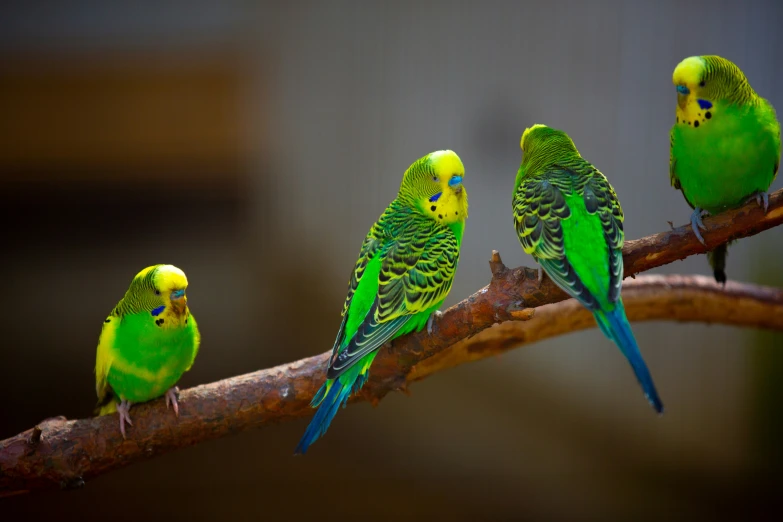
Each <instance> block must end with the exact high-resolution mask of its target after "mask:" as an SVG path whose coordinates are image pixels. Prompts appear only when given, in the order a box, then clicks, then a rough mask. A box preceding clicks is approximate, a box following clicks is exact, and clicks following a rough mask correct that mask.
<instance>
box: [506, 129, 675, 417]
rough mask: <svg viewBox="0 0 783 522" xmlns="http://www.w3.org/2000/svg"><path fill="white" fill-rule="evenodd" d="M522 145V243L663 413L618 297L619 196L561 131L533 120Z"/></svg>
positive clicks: (517, 220)
mask: <svg viewBox="0 0 783 522" xmlns="http://www.w3.org/2000/svg"><path fill="white" fill-rule="evenodd" d="M522 150H523V154H524V157H523V160H522V164H521V165H520V168H519V171H518V173H517V177H516V182H515V185H514V197H513V210H514V226H515V228H516V231H517V235H518V237H519V241H520V243H521V244H522V247H523V249H524V250H525V252H527V253H528V254H531V255H532V256H533V257H534V258H535V259H536V260H537V261H538V262H539V263H540V264H541V267H542V268H543V269H544V270H545V271H546V273H547V274H548V275H549V277H550V278H551V279H552V280H553V281H554V282H555V284H557V285H558V286H559V287H560V288H562V289H563V290H564V291H565V292H566V293H568V295H570V296H572V297H574V298H575V299H577V300H578V301H579V302H580V303H582V305H584V306H585V307H586V308H588V309H589V310H590V311H592V312H593V314H594V316H595V318H596V321H597V323H598V325H599V327H600V328H601V330H602V331H603V332H604V334H606V335H607V336H608V337H609V338H610V339H612V340H613V341H615V343H617V345H618V346H619V347H620V349H621V350H622V352H623V353H624V354H625V355H626V357H627V358H628V360H629V362H630V363H631V366H632V367H633V369H634V371H635V372H636V376H637V378H638V379H639V382H640V383H641V385H642V388H643V389H644V392H645V394H646V395H647V398H648V399H649V401H650V402H651V404H652V405H653V406H654V407H655V409H656V410H657V411H659V412H660V411H662V408H663V405H662V404H661V401H660V399H659V398H658V394H657V392H656V390H655V386H654V384H653V382H652V378H651V377H650V374H649V371H648V370H647V367H646V365H645V363H644V360H643V359H642V357H641V353H640V352H639V349H638V346H637V345H636V341H635V339H634V338H633V334H632V333H631V330H630V325H629V324H628V320H627V318H626V317H625V311H624V308H623V304H622V299H621V297H620V290H621V286H622V280H623V258H622V247H623V240H624V234H623V211H622V209H621V207H620V202H619V201H618V199H617V195H616V194H615V192H614V190H613V189H612V187H611V185H609V182H608V181H607V179H606V178H605V177H604V175H603V174H601V172H599V171H598V170H597V169H596V168H595V167H593V166H592V165H591V164H590V163H588V162H587V161H585V160H584V159H582V157H581V156H580V155H579V152H578V151H577V149H576V147H575V146H574V144H573V142H572V141H571V139H570V138H569V137H568V136H567V135H566V134H565V133H564V132H562V131H558V130H555V129H551V128H549V127H546V126H544V125H535V126H533V127H532V128H530V129H527V130H526V131H525V133H524V134H523V136H522Z"/></svg>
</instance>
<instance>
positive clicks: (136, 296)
mask: <svg viewBox="0 0 783 522" xmlns="http://www.w3.org/2000/svg"><path fill="white" fill-rule="evenodd" d="M187 287H188V280H187V278H186V277H185V274H184V272H182V270H180V269H179V268H177V267H175V266H172V265H154V266H150V267H147V268H145V269H144V270H142V271H141V272H139V273H138V274H137V275H136V277H134V278H133V281H131V284H130V287H129V288H128V291H127V292H126V293H125V297H123V298H122V299H121V300H120V302H119V303H117V306H115V307H114V310H112V312H111V314H110V315H109V317H107V318H106V320H105V321H104V322H103V329H102V330H101V335H100V339H99V342H98V353H97V357H96V361H95V390H96V392H97V393H98V409H97V412H98V413H99V414H100V415H106V414H109V413H113V412H115V411H118V412H119V414H120V431H121V432H122V436H123V437H124V436H125V423H126V422H127V423H128V424H131V425H132V424H133V423H132V422H131V419H130V416H129V415H128V411H129V410H130V407H131V405H132V404H133V403H137V402H145V401H149V400H151V399H155V398H157V397H160V396H162V395H165V396H166V405H167V406H168V405H169V404H171V405H172V406H173V409H174V413H175V414H176V415H179V406H178V404H177V393H178V390H177V388H176V387H175V385H176V384H177V381H179V379H180V377H181V376H182V374H183V373H185V372H186V371H188V370H189V369H190V367H191V365H192V364H193V360H194V359H195V358H196V354H197V353H198V347H199V342H200V340H201V337H200V335H199V332H198V327H197V326H196V320H195V319H194V318H193V316H192V315H191V313H190V310H189V309H188V299H187V297H186V295H185V291H186V290H187Z"/></svg>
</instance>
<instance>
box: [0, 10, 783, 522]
mask: <svg viewBox="0 0 783 522" xmlns="http://www.w3.org/2000/svg"><path fill="white" fill-rule="evenodd" d="M44 5H47V7H45V8H44V7H42V5H41V4H32V3H21V2H15V3H5V4H4V5H3V7H0V115H1V116H0V211H2V214H3V219H2V223H3V225H2V227H3V230H4V231H3V235H2V237H3V249H2V250H3V252H4V255H3V256H2V257H0V267H2V269H3V273H4V274H5V277H4V278H3V287H4V289H3V292H2V293H0V311H2V314H0V330H2V332H3V338H4V342H3V343H2V346H3V347H2V350H0V395H2V396H3V397H4V399H3V401H2V403H1V404H2V405H1V406H0V438H4V437H7V436H11V435H13V434H15V433H17V432H19V431H21V430H24V429H27V428H29V427H31V426H32V425H33V424H34V423H35V422H37V421H40V420H41V419H43V418H46V417H50V416H54V415H65V416H67V417H69V418H77V417H82V416H86V415H89V414H90V412H91V408H92V407H93V405H94V402H95V396H94V389H93V386H94V376H93V365H94V357H95V346H96V343H97V338H98V333H99V332H100V325H101V321H102V320H103V318H104V316H105V314H106V313H108V311H109V310H110V309H111V307H112V306H113V305H114V304H115V303H116V301H117V300H119V298H120V297H121V296H122V295H123V293H124V291H125V289H126V288H127V285H128V283H129V282H130V280H131V278H132V277H133V275H134V274H135V273H136V272H137V271H139V270H140V269H141V268H143V267H145V266H148V265H150V264H154V263H172V264H175V265H177V266H179V267H181V268H182V269H184V270H185V272H186V273H187V274H188V277H189V279H190V288H189V289H188V293H189V296H190V301H189V303H190V305H191V308H192V311H193V313H194V314H195V315H196V316H197V317H198V320H199V324H200V326H201V329H202V333H203V344H202V349H201V352H200V355H199V357H198V359H197V361H196V364H195V366H194V367H193V370H192V371H191V372H190V373H188V374H186V376H185V377H184V378H183V381H182V383H181V384H182V385H184V386H186V387H187V386H193V385H197V384H200V383H206V382H210V381H214V380H218V379H222V378H226V377H230V376H233V375H237V374H240V373H245V372H250V371H254V370H257V369H261V368H265V367H269V366H272V365H276V364H280V363H284V362H288V361H292V360H296V359H299V358H302V357H306V356H309V355H313V354H317V353H320V352H323V351H326V350H328V349H330V348H331V343H332V341H333V339H334V334H335V331H336V329H337V327H338V325H339V312H340V310H341V307H342V301H343V298H344V295H345V290H346V285H347V280H348V276H349V274H350V271H351V269H352V266H353V262H354V260H355V256H356V254H357V252H358V249H359V246H360V244H361V241H362V239H363V237H364V234H365V233H366V232H367V229H368V228H369V226H370V225H371V224H372V222H373V221H374V220H375V219H376V218H377V217H378V215H379V214H380V213H381V211H382V210H383V208H384V207H385V206H386V205H387V204H388V202H389V201H390V200H391V199H392V198H393V197H394V195H395V193H396V190H397V188H398V186H399V182H400V180H401V176H402V173H403V171H404V170H405V168H406V167H408V165H410V164H411V163H412V162H413V161H414V160H416V159H417V158H419V157H421V156H423V155H425V154H426V153H428V152H430V151H433V150H436V149H441V148H451V149H453V150H455V151H457V153H458V154H460V156H461V158H462V160H463V162H464V164H465V167H466V170H467V176H466V180H465V184H466V187H467V189H468V191H469V193H470V219H469V220H468V224H467V230H466V236H465V241H464V244H463V248H462V258H461V262H460V267H459V271H458V273H457V279H456V281H455V284H454V287H453V290H452V292H451V295H450V297H449V299H448V300H447V305H451V304H454V303H456V302H457V301H459V300H460V299H463V298H464V297H466V296H468V295H469V294H470V293H472V292H474V291H475V290H477V289H478V288H480V287H481V286H483V285H485V284H486V283H487V282H488V281H489V278H490V273H489V269H488V265H487V260H488V258H489V254H490V251H491V250H492V249H498V250H499V251H500V252H501V254H502V256H503V259H504V261H505V262H506V263H507V264H508V265H510V266H516V265H520V264H525V265H529V266H532V265H533V261H532V259H531V258H529V257H528V256H526V255H524V254H523V253H522V251H521V248H520V247H519V245H518V243H517V239H516V237H515V234H514V231H513V227H512V226H511V217H510V211H511V205H510V203H511V190H512V186H513V179H514V176H515V173H516V170H517V167H518V164H519V159H520V151H519V138H520V136H521V134H522V131H523V130H524V129H525V127H527V126H529V125H531V124H533V123H546V124H548V125H551V126H553V127H558V128H561V129H564V130H566V131H567V132H568V133H569V134H570V135H571V137H572V138H573V139H574V141H575V143H576V144H577V146H578V147H579V149H580V151H581V152H582V154H583V156H584V157H585V158H587V159H588V160H590V161H592V162H593V163H594V164H595V165H597V166H598V167H599V168H600V169H601V170H602V171H603V172H604V173H605V174H606V175H607V176H608V178H609V179H610V181H611V182H612V184H613V185H614V187H615V189H616V191H617V193H618V195H619V197H620V200H621V201H622V203H623V207H624V210H625V214H626V237H628V238H637V237H641V236H644V235H647V234H651V233H654V232H659V231H662V230H665V229H667V228H668V226H669V225H668V223H667V221H673V222H675V224H683V223H685V222H687V219H688V216H689V214H690V209H689V207H688V206H687V204H686V203H685V201H684V200H683V198H682V195H681V194H680V193H679V192H677V191H675V190H674V189H672V188H671V187H670V186H669V179H668V174H667V168H668V153H669V151H668V147H669V143H668V132H669V128H670V126H671V124H672V122H673V120H674V108H675V99H676V98H675V91H674V87H673V86H672V83H671V73H672V70H673V68H674V66H675V65H676V64H677V63H678V62H679V61H680V60H681V59H682V58H684V57H686V56H689V55H694V54H720V55H722V56H725V57H727V58H729V59H731V60H733V61H735V62H736V63H737V64H739V65H740V67H741V68H742V69H743V70H744V71H745V73H746V74H747V76H748V78H749V80H750V82H751V84H752V85H753V87H754V88H755V89H756V91H757V92H758V93H759V94H761V95H762V96H764V97H766V98H768V99H770V101H771V102H772V103H773V104H775V105H776V106H777V107H778V108H779V109H781V108H783V72H782V71H783V68H782V67H781V65H783V35H782V34H781V22H783V3H781V2H777V1H773V0H770V1H766V2H762V1H756V2H753V1H746V2H699V1H691V2H669V1H659V2H646V1H639V2H631V1H628V2H587V1H584V2H580V1H575V2H555V1H553V2H491V1H487V2H441V3H434V2H419V3H413V2H411V3H396V2H387V3H380V2H378V3H369V2H367V3H364V2H330V3H325V2H324V3H321V2H288V3H283V2H279V3H278V2H237V1H229V2H221V3H217V2H215V3H201V2H195V3H188V4H181V5H179V6H178V7H173V6H171V4H167V5H165V6H164V5H163V4H158V3H152V2H148V3H135V4H130V3H126V4H125V5H109V3H88V2H81V1H76V2H67V3H65V2H64V3H61V4H54V3H51V4H44ZM781 110H783V109H781ZM780 187H781V180H780V179H778V180H776V182H775V184H774V185H773V190H774V189H778V188H780ZM781 257H783V229H781V228H778V229H775V230H771V231H768V232H766V233H764V234H761V235H758V236H755V237H752V238H749V239H744V240H742V241H740V242H739V243H738V244H737V245H736V246H734V247H733V248H732V250H731V253H730V258H729V266H728V274H729V277H730V278H731V279H736V280H743V281H753V282H758V283H764V284H771V285H783V276H781V273H780V268H779V267H780V259H781ZM658 272H660V273H675V272H676V273H699V274H709V270H708V268H707V262H706V259H705V258H704V257H703V256H697V257H693V258H690V259H687V260H685V261H683V262H679V263H676V264H673V265H670V266H667V267H664V268H662V269H660V270H658ZM634 330H635V332H636V334H637V337H638V339H639V344H640V345H641V347H642V351H643V352H644V355H645V357H646V359H647V361H648V364H649V366H650V368H651V371H652V373H653V375H654V377H655V380H656V383H657V385H658V389H659V392H660V394H661V396H662V398H663V400H664V403H665V404H666V408H667V411H666V414H665V415H664V416H663V417H662V418H657V417H656V416H655V415H654V413H653V412H652V410H651V409H650V407H649V406H648V405H647V404H646V401H645V400H644V398H643V396H642V394H641V392H640V390H639V388H638V385H637V383H636V381H635V379H634V377H633V375H632V372H631V370H630V369H629V368H628V365H627V363H626V362H625V360H624V358H623V357H622V356H621V355H620V354H619V353H618V351H617V349H616V348H615V347H614V346H613V345H612V344H611V343H610V342H609V341H608V340H606V339H605V338H603V337H602V335H601V334H600V333H599V332H598V331H597V330H592V331H589V332H585V333H579V334H576V335H568V336H565V337H562V338H559V339H555V340H551V341H547V342H542V343H539V344H537V345H534V346H528V347H525V348H523V349H520V350H516V351H513V352H511V353H509V354H507V355H504V356H502V357H498V358H493V359H490V360H485V361H482V362H480V363H476V364H471V365H466V366H463V367H460V368H457V369H455V370H452V371H449V372H446V373H443V374H438V375H435V376H433V377H432V378H430V379H428V380H426V381H425V382H422V383H420V384H417V385H416V386H415V387H414V388H413V390H412V391H413V395H412V396H411V397H406V396H404V395H402V394H392V395H390V396H389V397H387V398H386V399H385V400H384V401H383V402H382V403H381V404H380V405H379V406H378V407H377V408H373V407H371V406H370V405H368V404H360V405H355V406H352V407H350V408H347V409H346V410H343V411H342V412H341V413H339V415H338V416H337V417H336V419H335V422H334V423H333V425H332V427H331V429H330V431H329V433H328V434H327V435H326V437H325V438H324V439H322V440H321V441H319V442H318V443H316V444H315V445H314V446H313V448H312V449H311V451H310V453H309V454H308V455H307V456H306V457H305V458H293V457H292V456H291V455H292V452H293V449H294V447H295V445H296V443H297V441H298V440H299V437H300V436H301V434H302V433H303V430H304V429H305V426H306V424H307V420H305V419H302V420H300V421H298V422H293V423H288V424H284V425H279V426H271V427H269V428H266V429H264V430H260V431H255V432H250V433H242V434H240V435H237V436H234V437H231V438H228V439H224V440H219V441H215V442H209V443H205V444H202V445H199V446H197V447H194V448H190V449H186V450H182V451H179V452H176V453H173V454H169V455H165V456H163V457H161V458H158V459H155V460H153V461H150V462H146V463H142V464H137V465H134V466H131V467H128V468H126V469H123V470H120V471H117V472H114V473H111V474H108V475H105V476H103V477H100V478H97V479H95V480H92V481H90V482H88V484H87V485H86V487H85V489H83V490H80V491H75V492H60V493H53V494H46V495H35V496H31V495H27V496H19V497H15V498H10V499H4V500H0V512H1V513H3V515H2V518H3V519H4V520H22V519H27V520H37V519H40V518H43V517H44V516H57V517H58V518H59V519H61V520H76V519H78V520H105V519H107V518H109V519H113V520H170V521H174V520H189V521H192V520H257V519H265V520H304V519H307V518H309V519H316V517H317V519H320V520H367V519H370V520H399V519H409V520H428V519H432V520H434V519H443V520H629V519H636V520H653V519H654V520H661V519H664V520H686V519H687V520H722V519H726V520H751V519H767V518H770V519H772V518H775V516H776V515H781V513H783V506H782V505H781V502H782V501H781V498H780V492H781V487H782V484H781V482H780V466H781V464H783V451H782V450H781V444H783V443H781V440H783V421H781V417H780V406H781V404H783V385H782V384H781V382H782V381H781V377H783V353H781V348H782V347H783V338H782V337H781V336H780V335H775V334H771V333H763V332H755V331H750V330H741V329H737V328H729V327H724V326H720V325H704V324H679V323H675V322H660V323H644V324H636V325H635V326H634ZM131 434H132V431H131ZM131 436H132V435H131Z"/></svg>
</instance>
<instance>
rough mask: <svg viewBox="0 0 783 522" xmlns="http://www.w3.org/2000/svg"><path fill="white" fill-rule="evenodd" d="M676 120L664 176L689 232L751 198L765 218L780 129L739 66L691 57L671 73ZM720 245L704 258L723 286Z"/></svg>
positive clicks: (722, 60)
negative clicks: (687, 215)
mask: <svg viewBox="0 0 783 522" xmlns="http://www.w3.org/2000/svg"><path fill="white" fill-rule="evenodd" d="M672 81H673V82H674V85H675V86H676V88H677V115H676V119H675V123H674V126H673V127H672V130H671V135H670V138H671V154H670V157H669V177H670V179H671V184H672V186H674V188H676V189H678V190H680V191H682V195H683V196H685V201H687V202H688V204H689V205H690V206H691V207H692V208H693V209H694V211H693V214H692V215H691V226H692V228H693V233H694V234H696V237H697V238H698V239H699V241H701V242H702V244H704V245H706V243H705V242H704V238H703V237H702V235H701V232H700V231H699V229H700V228H701V229H703V228H704V224H703V223H702V220H701V218H702V216H704V215H706V214H716V213H719V212H723V211H724V210H726V209H729V208H732V207H737V206H739V205H742V204H743V203H745V202H746V201H748V200H749V199H751V198H755V199H756V201H758V203H759V205H761V206H763V207H764V211H765V212H766V210H767V206H768V204H769V196H768V195H767V190H769V186H770V185H771V184H772V181H773V180H774V179H775V176H776V175H777V173H778V167H779V166H780V124H779V123H778V120H777V117H776V115H775V109H774V108H773V107H772V105H771V104H770V103H769V102H768V101H767V100H765V99H764V98H762V97H760V96H759V95H758V94H756V92H755V91H754V90H753V88H752V87H751V86H750V84H749V83H748V80H747V78H745V75H744V74H743V73H742V71H741V70H740V68H739V67H737V66H736V65H734V64H733V63H732V62H730V61H729V60H726V59H725V58H721V57H720V56H691V57H690V58H686V59H684V60H683V61H682V62H680V63H679V65H677V67H676V68H675V69H674V74H673V75H672ZM727 248H728V245H727V244H723V245H718V246H716V247H715V248H714V249H713V250H712V251H711V252H709V254H708V257H709V261H710V266H712V269H713V272H714V275H715V279H716V280H717V281H718V282H722V283H725V282H726V273H725V271H724V270H725V267H726V253H727Z"/></svg>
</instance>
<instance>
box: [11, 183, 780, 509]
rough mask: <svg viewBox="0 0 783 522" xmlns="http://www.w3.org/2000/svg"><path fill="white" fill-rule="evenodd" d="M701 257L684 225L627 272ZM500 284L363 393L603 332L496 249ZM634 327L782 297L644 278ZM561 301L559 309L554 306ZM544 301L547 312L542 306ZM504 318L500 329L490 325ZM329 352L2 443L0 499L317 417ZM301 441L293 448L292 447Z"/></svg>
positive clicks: (627, 253) (743, 226)
mask: <svg viewBox="0 0 783 522" xmlns="http://www.w3.org/2000/svg"><path fill="white" fill-rule="evenodd" d="M781 222H783V191H778V192H776V193H775V194H773V195H772V196H770V209H769V212H768V213H767V214H766V215H764V213H763V212H762V211H761V209H759V208H757V207H756V206H755V203H754V204H749V205H746V206H744V207H742V208H740V209H737V210H735V211H731V212H727V213H726V214H723V215H720V216H716V217H714V218H708V219H705V224H706V225H707V227H708V230H707V231H706V232H705V234H704V236H705V238H706V240H707V242H708V245H710V246H715V245H716V244H718V242H720V241H725V240H728V239H733V238H739V237H744V236H748V235H751V234H755V233H758V232H760V231H762V230H765V229H767V228H771V227H773V226H776V225H778V224H780V223H781ZM701 252H704V247H703V246H702V245H701V244H700V243H698V241H697V240H696V239H695V237H694V236H693V233H692V232H691V231H690V229H689V228H688V227H681V228H678V229H674V230H672V231H670V232H666V233H663V234H657V235H654V236H650V237H646V238H643V239H639V240H636V241H629V242H628V243H627V245H626V247H625V249H624V251H623V254H624V258H625V267H626V273H627V274H631V273H638V272H641V271H644V270H649V269H650V268H654V267H656V266H660V265H662V264H665V263H669V262H671V261H674V260H676V259H682V258H684V257H687V256H689V255H692V254H696V253H701ZM490 268H491V270H492V281H491V282H490V284H489V285H488V286H487V287H484V288H482V289H481V290H479V291H478V292H476V293H475V294H473V295H472V296H470V297H468V298H467V299H465V300H464V301H461V302H460V303H458V304H457V305H455V306H453V307H451V308H450V309H449V310H447V311H446V313H445V314H444V315H443V317H442V318H441V319H440V320H439V322H438V323H437V325H436V327H435V329H434V332H433V335H431V336H430V335H428V334H427V333H426V332H421V333H418V334H412V335H408V336H406V337H403V338H401V339H398V340H397V341H395V342H394V344H393V346H392V348H391V349H384V350H382V353H381V354H380V355H379V356H378V358H377V359H376V360H375V363H374V364H373V368H372V376H371V378H370V380H369V382H368V383H367V385H366V386H365V387H364V389H363V390H362V393H361V394H360V395H359V396H357V397H355V398H354V399H352V400H353V401H356V400H370V401H372V402H377V401H378V400H380V399H381V398H382V397H383V396H384V395H386V394H387V393H388V392H389V391H392V390H405V389H406V388H407V385H408V383H410V382H413V381H417V380H420V379H423V378H425V377H427V376H428V375H431V374H432V373H435V372H438V371H441V370H444V369H447V368H451V367H453V366H456V365H459V364H462V363H465V362H469V361H473V360H478V359H482V358H485V357H489V356H491V355H495V354H497V353H500V352H503V351H506V350H509V349H511V348H514V347H516V346H519V345H521V344H526V343H532V342H536V341H539V340H541V339H546V338H549V337H552V336H556V335H560V334H563V333H566V332H572V331H577V330H582V329H585V328H592V327H593V326H595V324H594V322H593V320H592V318H591V317H590V314H589V312H587V311H586V310H584V309H583V308H582V307H581V306H579V305H578V304H577V303H576V302H575V301H573V300H568V301H565V302H561V301H563V300H564V299H566V295H565V294H564V293H563V292H562V291H560V290H559V289H558V288H557V287H556V286H554V284H552V282H551V281H550V280H549V279H548V278H545V279H544V281H543V282H542V283H541V284H539V282H538V280H537V276H538V273H537V270H535V269H531V268H524V267H521V268H515V269H508V268H506V267H505V266H504V265H503V263H502V261H501V260H500V256H499V255H498V254H497V252H493V257H492V260H491V261H490ZM623 299H624V301H625V306H626V309H627V312H628V315H629V318H630V319H631V320H632V321H642V320H654V319H673V320H679V321H703V322H719V323H724V324H733V325H738V326H751V327H757V328H769V329H776V330H783V290H781V289H775V288H767V287H761V286H756V285H751V284H742V283H735V282H729V283H728V284H727V285H726V286H725V288H723V287H721V286H719V285H717V284H716V283H715V282H714V281H712V280H711V279H708V278H705V277H701V276H642V277H639V278H637V279H636V280H634V281H628V282H626V283H625V285H624V287H623ZM555 303H556V304H555ZM543 305H547V306H543ZM497 323H502V324H499V325H498V326H496V327H495V328H490V327H491V326H493V325H495V324H497ZM328 355H329V354H328V353H324V354H321V355H317V356H315V357H310V358H307V359H303V360H301V361H296V362H293V363H289V364H285V365H281V366H277V367H275V368H270V369H267V370H261V371H258V372H255V373H251V374H247V375H241V376H239V377H234V378H231V379H225V380H223V381H219V382H215V383H211V384H206V385H203V386H197V387H195V388H191V389H188V390H184V391H183V392H182V394H181V396H180V417H179V418H176V417H174V416H173V415H172V414H171V412H170V411H168V410H166V408H165V405H164V403H163V401H162V400H156V401H152V402H150V403H146V404H141V405H138V406H135V407H134V409H133V428H132V430H131V432H130V436H129V437H128V439H127V440H123V438H122V435H121V434H120V432H119V428H118V422H117V418H116V416H114V415H111V416H105V417H96V418H89V419H80V420H66V419H64V418H62V417H58V418H51V419H47V420H45V421H43V422H41V423H39V424H38V425H37V426H35V427H33V428H32V429H29V430H27V431H25V432H23V433H21V434H19V435H16V436H15V437H11V438H9V439H6V440H5V441H2V442H0V496H5V495H13V494H17V493H24V492H28V491H35V490H44V489H51V488H55V487H62V488H73V487H80V486H82V485H83V484H84V480H88V479H90V478H93V477H95V476H98V475H101V474H103V473H107V472H109V471H112V470H115V469H119V468H122V467H124V466H127V465H128V464H132V463H134V462H139V461H142V460H146V459H149V458H151V457H154V456H156V455H160V454H162V453H166V452H168V451H172V450H175V449H178V448H182V447H186V446H190V445H193V444H197V443H199V442H202V441H206V440H210V439H215V438H219V437H223V436H226V435H229V434H232V433H236V432H238V431H242V430H245V429H248V428H258V427H261V426H264V425H266V424H270V423H276V422H283V421H285V420H288V419H292V418H296V417H302V416H305V415H310V414H311V413H312V409H311V408H310V407H309V401H310V399H311V397H312V396H313V394H314V393H315V391H316V390H317V389H318V387H319V386H320V385H321V383H322V382H323V379H324V368H325V366H326V361H327V358H328ZM295 442H296V441H292V446H291V447H292V449H293V447H294V444H295Z"/></svg>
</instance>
